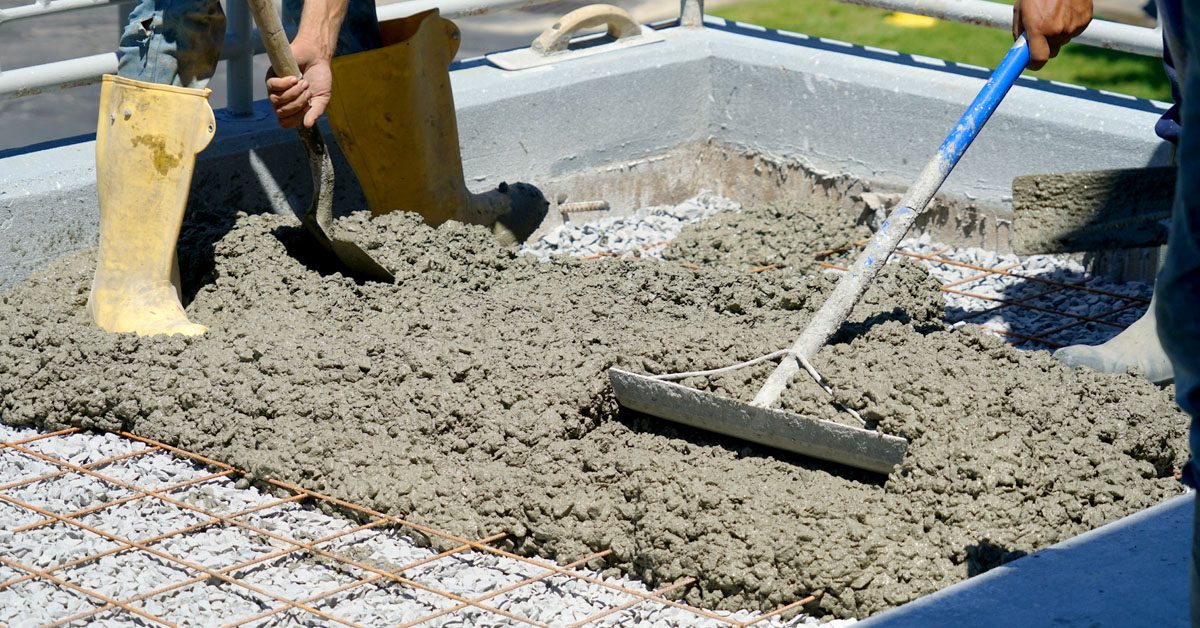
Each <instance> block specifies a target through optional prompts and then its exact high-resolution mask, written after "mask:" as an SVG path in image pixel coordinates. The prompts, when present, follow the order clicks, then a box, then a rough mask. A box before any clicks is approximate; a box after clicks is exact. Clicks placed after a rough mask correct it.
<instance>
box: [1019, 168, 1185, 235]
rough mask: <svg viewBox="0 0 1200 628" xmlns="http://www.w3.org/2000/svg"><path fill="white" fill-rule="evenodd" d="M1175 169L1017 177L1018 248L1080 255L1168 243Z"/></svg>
mask: <svg viewBox="0 0 1200 628" xmlns="http://www.w3.org/2000/svg"><path fill="white" fill-rule="evenodd" d="M1176 171H1177V169H1176V168H1172V167H1158V168H1126V169H1120V170H1090V171H1083V172H1060V173H1052V174H1032V175H1025V176H1020V177H1017V178H1015V179H1013V186H1012V189H1013V252H1014V253H1016V254H1017V255H1038V254H1043V253H1080V252H1090V251H1104V250H1111V249H1124V248H1135V247H1153V246H1159V245H1162V244H1166V243H1167V227H1168V224H1169V223H1170V221H1171V205H1172V203H1173V202H1174V201H1175V179H1176Z"/></svg>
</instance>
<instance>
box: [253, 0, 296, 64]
mask: <svg viewBox="0 0 1200 628" xmlns="http://www.w3.org/2000/svg"><path fill="white" fill-rule="evenodd" d="M246 2H247V3H249V5H250V14H251V15H253V16H254V23H255V24H257V25H258V34H259V36H260V37H262V42H263V47H264V48H266V49H267V58H268V59H270V60H271V67H272V68H274V69H275V75H276V76H295V77H297V78H298V77H299V76H300V66H298V65H296V58H295V57H293V56H292V45H291V42H289V41H288V38H287V33H285V32H284V31H283V23H282V22H280V21H279V13H278V12H277V11H276V10H275V3H273V2H272V1H271V0H246Z"/></svg>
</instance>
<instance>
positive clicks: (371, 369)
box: [0, 207, 1187, 617]
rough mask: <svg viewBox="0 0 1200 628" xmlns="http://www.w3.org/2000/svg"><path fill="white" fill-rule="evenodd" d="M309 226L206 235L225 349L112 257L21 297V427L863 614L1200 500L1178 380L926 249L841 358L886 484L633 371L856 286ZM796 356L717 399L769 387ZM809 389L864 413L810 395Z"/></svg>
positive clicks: (805, 314)
mask: <svg viewBox="0 0 1200 628" xmlns="http://www.w3.org/2000/svg"><path fill="white" fill-rule="evenodd" d="M822 211H824V213H825V214H826V215H828V213H829V212H828V211H825V210H822V209H821V208H811V207H810V208H799V209H798V210H795V211H786V210H781V209H778V208H761V209H758V210H746V211H745V212H743V213H742V214H739V215H737V216H738V218H737V220H739V221H741V222H739V227H738V233H739V234H743V235H744V234H745V233H746V232H747V230H749V229H756V230H757V231H758V232H759V233H763V234H767V233H781V234H788V236H789V237H788V238H786V241H787V243H788V246H792V247H794V249H788V250H783V249H782V248H780V247H779V246H778V245H775V244H771V243H769V242H766V243H764V244H763V246H764V247H765V248H764V249H763V250H762V252H761V253H755V254H754V256H753V259H752V260H750V261H751V263H752V264H754V265H759V264H762V265H766V264H771V263H773V260H775V259H776V257H778V258H781V259H793V258H795V256H796V255H799V252H800V251H803V250H804V247H805V245H804V244H803V240H804V239H805V238H810V239H809V241H810V242H812V241H814V238H815V239H816V240H815V241H822V240H820V238H827V239H831V240H832V239H834V238H832V236H829V233H830V232H829V230H828V229H825V228H824V227H822V225H823V224H831V223H837V226H835V227H830V228H836V229H846V228H850V227H847V226H846V225H845V224H844V223H839V222H838V220H837V219H834V218H830V219H829V220H823V221H820V220H819V221H812V228H811V229H810V230H806V229H802V228H799V225H798V223H795V222H794V221H803V220H811V219H810V218H804V216H811V215H812V214H813V213H814V212H822ZM755 216H757V217H758V218H757V219H758V220H759V221H761V224H760V225H758V226H754V225H752V224H751V223H750V222H747V221H750V220H752V219H754V217H755ZM294 225H295V223H294V221H292V220H290V219H285V218H282V217H277V216H269V215H252V216H247V215H244V214H242V215H238V216H237V218H236V221H234V222H232V223H231V224H229V225H226V226H225V227H223V229H224V230H226V231H227V232H226V233H219V232H217V233H199V234H198V233H196V232H193V233H190V234H188V235H187V236H186V237H185V240H184V241H185V242H187V243H189V249H188V250H187V251H185V254H184V255H183V257H184V259H185V264H187V265H188V266H189V267H190V268H191V269H192V270H193V273H192V274H191V277H192V281H193V284H192V285H191V286H189V288H190V289H189V290H188V293H189V294H194V299H193V300H192V302H191V303H190V305H189V307H188V311H189V315H190V316H192V317H193V319H194V320H195V321H197V322H202V323H204V324H206V325H208V326H209V327H210V330H211V331H210V333H209V334H207V335H206V336H204V337H201V338H191V339H185V338H137V337H135V336H130V335H106V334H103V333H101V332H100V331H99V330H97V329H94V328H93V327H92V326H91V324H90V322H89V320H88V318H87V314H86V311H85V302H86V298H87V292H88V285H89V282H90V280H91V271H92V265H93V263H94V258H93V257H92V254H81V255H76V256H72V257H68V258H64V259H62V260H60V261H58V262H56V263H54V264H53V265H52V266H51V267H50V268H48V269H47V270H46V271H44V272H42V273H40V274H38V275H37V276H35V277H33V278H31V279H30V280H29V281H28V282H26V283H25V284H23V285H21V286H19V287H17V288H16V289H14V290H12V291H10V292H8V293H6V294H4V295H2V296H0V330H2V331H0V412H2V418H3V420H4V421H5V422H6V423H10V424H13V425H37V426H39V427H43V428H56V427H63V426H68V425H71V426H84V427H97V428H106V429H114V428H121V429H128V430H130V431H133V432H134V433H137V434H142V435H145V436H147V437H150V438H154V439H158V440H162V441H165V442H168V443H171V444H174V445H177V446H180V447H183V448H185V449H188V450H190V451H193V452H197V453H200V454H203V455H206V456H210V457H213V458H216V459H219V460H222V461H224V462H227V463H230V464H233V465H236V466H239V467H242V468H245V469H247V470H249V471H250V472H251V473H252V474H255V475H257V476H260V477H272V478H278V479H281V480H284V481H287V482H294V483H297V484H300V485H302V486H305V487H307V488H310V489H312V490H317V491H321V492H324V493H327V494H330V495H333V496H336V497H340V498H344V499H348V500H351V501H354V502H357V503H361V504H363V505H365V506H368V507H371V508H376V509H380V510H385V511H388V512H391V513H399V514H404V515H406V516H407V517H408V518H409V519H411V520H413V521H415V522H418V523H422V524H428V525H432V526H435V527H438V528H441V529H445V530H448V531H451V532H454V533H457V534H461V535H465V536H473V537H482V536H485V535H489V534H493V533H495V532H497V531H500V530H503V531H507V532H508V533H509V534H510V537H509V539H508V541H507V543H508V546H509V547H510V548H511V549H513V550H514V551H517V552H520V553H525V554H538V555H541V556H545V557H549V558H554V559H557V560H560V561H563V562H566V561H570V560H574V559H577V558H579V557H581V556H585V555H588V554H590V553H593V552H596V551H599V550H603V549H607V548H612V549H613V550H614V553H613V554H612V555H611V556H610V557H609V558H608V559H607V562H606V564H604V565H598V566H597V567H600V568H607V569H611V570H616V571H619V572H621V573H624V574H627V575H631V576H635V577H638V578H641V579H643V580H644V581H646V582H647V583H649V584H650V585H651V586H658V585H661V584H664V583H670V582H674V581H676V580H678V579H679V578H681V577H684V576H695V577H697V578H698V581H697V582H696V584H695V585H694V586H692V587H690V588H689V589H688V591H687V593H686V598H687V601H688V602H690V603H693V604H697V605H701V606H707V607H712V608H724V609H740V608H750V609H768V608H774V607H777V606H778V605H780V604H783V603H786V602H789V601H792V600H795V599H799V598H801V597H803V596H805V595H808V594H810V593H818V594H821V597H820V599H819V601H818V602H816V603H814V604H813V605H811V608H810V609H809V610H811V611H813V612H816V613H827V614H832V615H837V616H843V617H850V616H859V617H862V616H866V615H869V614H872V613H875V612H878V611H880V610H882V609H885V608H888V607H891V606H894V605H897V604H901V603H903V602H905V601H908V600H910V599H913V598H915V597H917V596H920V595H923V594H926V593H929V592H932V591H934V590H937V589H939V588H942V587H944V586H946V585H948V584H951V583H953V582H956V581H958V580H962V579H963V578H965V577H967V576H968V575H972V574H974V573H978V572H980V571H983V570H986V569H988V568H990V567H993V566H995V565H997V564H1000V563H1002V562H1004V561H1006V560H1010V559H1012V558H1014V557H1017V556H1020V555H1022V554H1024V553H1027V552H1031V551H1034V550H1036V549H1038V548H1041V547H1044V546H1046V545H1049V544H1051V543H1054V542H1056V541H1059V540H1062V539H1065V538H1068V537H1070V536H1073V535H1075V534H1078V533H1079V532H1082V531H1084V530H1087V529H1090V528H1093V527H1096V526H1098V525H1101V524H1103V523H1106V522H1109V521H1113V520H1115V519H1117V518H1119V517H1121V516H1123V515H1126V514H1130V513H1132V512H1135V511H1137V510H1140V509H1142V508H1145V507H1147V506H1149V505H1152V504H1155V503H1158V502H1160V501H1162V500H1164V499H1166V498H1168V497H1170V496H1173V495H1176V494H1178V493H1180V492H1181V489H1180V487H1179V485H1178V483H1177V482H1176V481H1175V480H1173V479H1172V478H1171V477H1170V474H1171V470H1172V468H1173V467H1174V466H1176V465H1179V464H1180V463H1181V462H1182V461H1183V460H1184V457H1185V455H1186V444H1185V438H1184V435H1185V433H1186V427H1187V420H1186V417H1185V416H1184V415H1183V414H1182V413H1181V412H1179V411H1178V410H1177V409H1176V408H1175V406H1174V403H1173V401H1172V398H1171V394H1172V391H1171V389H1169V388H1168V389H1159V388H1156V387H1154V386H1153V385H1151V384H1148V383H1146V382H1144V381H1141V380H1140V379H1139V378H1136V377H1130V376H1103V375H1096V374H1092V373H1072V372H1071V371H1070V370H1069V369H1067V368H1066V367H1063V366H1061V365H1059V364H1058V363H1056V362H1055V361H1054V360H1053V359H1051V358H1050V356H1049V355H1048V354H1047V353H1045V352H1025V353H1022V352H1018V351H1016V350H1014V349H1011V348H1009V347H1007V346H1005V345H1003V344H1002V343H1000V342H999V341H998V340H995V339H992V338H989V337H987V336H985V335H983V334H981V333H978V332H975V331H970V330H955V331H947V330H946V329H945V328H944V326H943V325H942V323H941V311H942V305H941V302H940V298H939V295H938V293H937V290H936V283H935V282H932V281H931V280H930V279H929V277H928V276H927V275H926V274H925V272H924V271H923V270H921V269H920V268H918V267H917V266H916V265H914V264H910V263H901V264H894V265H890V266H889V267H888V268H887V269H886V270H885V271H884V272H883V273H882V275H881V277H880V279H879V280H878V282H877V285H875V286H874V287H872V289H871V290H870V291H869V292H868V294H867V297H866V298H865V299H864V301H863V302H862V303H861V304H860V306H859V307H858V309H857V310H856V312H855V313H854V315H853V316H852V319H851V322H850V323H849V324H848V325H847V326H846V327H845V328H843V330H842V331H841V332H840V333H839V334H838V336H837V337H836V338H835V344H833V345H832V346H829V347H826V348H825V349H824V350H823V351H822V352H821V353H820V354H819V355H818V358H817V360H816V361H815V364H816V366H817V368H818V369H819V370H821V372H822V373H823V374H824V375H825V376H826V378H828V379H829V380H830V382H831V383H832V384H833V386H834V388H835V389H836V390H837V391H838V394H839V396H840V398H841V400H842V401H843V402H844V403H846V404H847V405H849V406H851V407H854V408H855V409H857V410H859V411H860V412H862V413H863V414H864V416H866V417H867V418H868V419H869V420H871V421H873V422H876V423H878V425H879V426H880V428H881V429H883V430H885V431H888V432H890V433H894V434H899V435H903V436H905V437H907V438H910V439H912V445H911V447H910V450H909V451H910V453H909V455H908V457H907V459H906V461H905V463H904V465H903V467H902V468H901V469H900V470H899V471H897V472H896V473H893V474H892V475H891V476H890V478H888V479H887V480H886V481H882V480H881V479H879V478H876V477H872V476H868V475H864V474H862V473H859V472H855V471H848V470H845V469H840V468H835V467H831V466H828V465H824V464H821V463H816V462H813V461H810V460H805V459H801V458H798V457H793V456H790V455H787V454H783V453H781V452H777V451H773V450H770V449H768V448H763V447H756V446H750V445H747V444H744V443H740V442H736V441H731V440H728V439H722V438H718V437H716V436H713V435H711V434H705V433H700V432H697V431H693V430H690V429H687V428H683V427H676V426H672V425H669V424H664V423H662V422H660V421H658V420H656V419H653V418H650V417H645V416H640V415H634V414H632V413H623V412H621V411H620V410H619V407H618V406H617V404H616V403H615V401H614V399H613V398H612V396H611V393H610V392H609V390H608V386H607V380H606V377H605V374H604V373H605V370H606V369H607V368H608V367H610V366H619V367H622V368H626V369H632V370H637V371H643V372H664V371H682V370H691V369H699V368H711V367H717V366H724V365H727V364H730V363H733V362H737V361H741V360H746V359H749V358H753V357H755V356H758V355H761V354H763V353H767V352H769V351H773V350H775V349H778V348H781V347H783V346H786V345H788V344H790V342H791V341H792V340H793V339H794V338H795V337H796V335H797V334H798V333H799V332H800V331H801V330H802V329H803V327H804V324H805V322H806V321H807V320H808V318H809V317H810V316H811V314H812V312H813V311H815V309H816V307H818V306H819V305H820V303H821V302H822V299H823V295H824V294H825V293H826V292H827V291H828V290H829V289H830V288H831V287H832V285H833V282H834V279H833V278H832V277H829V276H826V275H815V276H800V275H799V273H797V272H794V271H786V272H785V271H780V270H776V271H766V272H761V273H756V274H750V273H747V272H745V270H746V269H745V268H743V267H742V266H743V265H744V264H743V263H742V262H738V263H733V261H734V260H738V259H741V258H739V257H738V255H737V254H734V255H732V256H731V257H729V258H722V257H720V256H717V257H710V256H707V254H706V255H698V256H694V257H689V256H688V254H687V253H686V252H682V253H680V254H679V256H678V257H677V258H676V259H675V260H673V261H669V262H655V261H650V260H618V259H601V260H593V261H578V260H572V259H562V258H556V259H554V260H552V261H551V262H549V263H539V262H537V261H535V260H533V259H530V258H520V257H517V256H515V255H514V254H513V253H512V252H510V251H507V250H503V249H500V248H497V247H496V246H495V245H494V244H492V242H491V240H490V235H489V234H488V233H487V232H486V231H484V230H483V229H480V228H475V227H465V226H461V225H456V224H446V225H444V226H442V227H440V228H438V229H436V230H433V229H429V228H427V227H425V226H424V225H422V224H420V223H419V222H418V221H417V220H415V219H413V218H412V217H410V216H406V215H395V214H394V215H390V216H387V217H383V218H380V219H376V220H374V221H370V222H367V221H365V219H364V218H363V217H362V216H361V215H355V216H353V217H350V218H347V219H344V220H343V223H342V225H341V226H342V228H345V229H353V230H354V231H353V233H354V234H355V237H357V238H358V239H359V241H360V242H362V243H363V244H364V245H365V246H366V247H367V248H368V249H369V250H370V252H371V253H372V255H374V256H375V257H377V259H379V260H380V261H381V262H382V263H384V264H385V265H386V266H388V267H390V268H392V269H394V270H395V271H396V276H397V279H398V281H397V283H396V284H395V285H383V284H376V283H357V282H355V281H354V280H352V279H349V278H346V277H343V276H342V275H340V274H337V273H335V272H330V268H329V267H322V266H318V267H315V268H314V267H310V266H308V265H306V264H311V263H316V262H317V261H318V260H317V258H315V257H313V256H311V255H310V254H305V253H303V249H304V248H305V247H304V242H305V239H304V238H305V237H306V236H305V234H304V233H303V231H302V230H301V229H300V228H299V227H296V226H294ZM706 229H708V230H709V231H707V232H706ZM810 232H811V234H812V235H808V234H809V233H810ZM722 234H724V235H722ZM729 235H730V233H729V230H728V229H720V228H717V229H714V227H713V225H709V226H707V227H706V226H703V225H702V226H700V227H699V228H697V229H696V230H695V231H693V232H692V234H691V235H687V236H685V239H686V238H692V239H694V240H695V241H697V242H699V241H710V240H709V239H711V238H716V237H721V238H725V240H723V242H722V244H721V245H720V246H715V245H714V244H705V245H703V246H702V247H701V248H702V249H703V250H709V251H711V250H729V251H737V250H747V247H748V245H747V243H746V242H744V241H741V242H739V241H738V240H737V239H736V238H730V237H728V236H729ZM739 237H742V236H739ZM838 237H841V236H838ZM822 242H823V241H822ZM823 246H824V245H823V244H822V245H816V246H813V247H812V248H809V252H812V251H814V250H816V249H820V248H823ZM686 248H687V247H686V246H685V247H682V248H681V250H684V251H686ZM210 254H211V258H209V255H210ZM772 255H774V256H776V257H772ZM206 259H207V262H206ZM743 261H745V260H743ZM204 262H206V263H204ZM681 262H682V263H681ZM683 263H686V264H688V265H694V266H696V268H695V269H692V268H687V267H685V266H684V265H683ZM767 370H768V369H767V367H762V368H758V369H756V370H754V369H752V370H748V371H746V372H738V373H734V374H731V375H726V376H723V377H714V378H711V379H706V380H703V381H695V382H691V384H692V385H696V386H699V387H702V388H705V389H708V390H712V391H715V392H718V393H720V394H726V395H737V396H740V397H741V398H743V399H749V397H750V396H751V391H752V390H753V389H754V388H755V387H756V386H757V385H758V384H760V383H761V381H762V379H763V377H764V376H765V373H766V371H767ZM784 403H785V405H787V406H788V407H790V408H792V409H795V410H800V411H804V412H808V413H810V414H814V415H819V416H826V417H830V416H833V415H834V414H836V411H835V410H833V409H832V408H831V407H830V406H829V404H828V402H827V401H826V400H825V399H824V398H823V393H821V392H819V391H818V390H817V389H816V388H815V386H813V385H812V384H811V383H809V382H804V381H798V382H797V383H796V385H795V386H794V388H793V389H792V390H790V391H789V392H788V393H787V395H786V397H785V399H784ZM614 573H615V571H614Z"/></svg>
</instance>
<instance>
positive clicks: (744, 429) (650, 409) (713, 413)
mask: <svg viewBox="0 0 1200 628" xmlns="http://www.w3.org/2000/svg"><path fill="white" fill-rule="evenodd" d="M608 378H609V381H610V382H611V383H612V387H613V392H615V393H616V395H617V401H619V402H620V403H621V405H622V406H625V407H626V408H629V409H630V410H636V411H638V412H643V413H645V414H650V415H653V416H656V417H659V418H662V419H667V420H669V421H675V422H676V423H683V424H685V425H690V426H692V427H696V428H699V429H702V430H707V431H709V432H716V433H718V434H724V435H726V436H733V437H734V438H740V439H742V440H747V441H750V442H752V443H759V444H761V445H768V446H770V447H776V448H778V449H784V450H787V451H791V452H795V453H798V454H802V455H805V456H811V457H813V458H820V459H821V460H829V461H832V462H837V463H840V464H844V465H847V466H851V467H856V468H859V469H865V470H867V471H874V472H876V473H884V474H887V473H890V472H891V471H892V468H893V467H895V466H896V465H897V464H900V461H901V460H903V459H904V453H905V452H906V451H908V441H907V440H905V439H903V438H899V437H896V436H888V435H887V434H880V433H879V432H875V431H872V430H865V429H862V428H858V427H851V426H849V425H842V424H841V423H833V422H831V421H821V420H818V419H811V418H808V417H805V416H801V415H799V414H794V413H791V412H785V411H783V410H772V409H768V408H757V407H754V406H751V405H749V404H745V403H740V402H737V401H731V400H729V399H725V398H723V397H718V396H716V395H712V394H709V393H705V392H700V391H698V390H694V389H691V388H688V387H687V386H681V385H679V384H675V383H672V382H664V381H662V380H657V379H652V378H649V377H646V376H645V375H637V374H635V373H630V372H628V371H622V370H620V369H615V368H614V369H608Z"/></svg>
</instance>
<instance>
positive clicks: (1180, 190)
mask: <svg viewBox="0 0 1200 628" xmlns="http://www.w3.org/2000/svg"><path fill="white" fill-rule="evenodd" d="M1163 4H1164V5H1170V6H1166V7H1165V8H1166V9H1167V10H1166V11H1165V12H1164V13H1165V16H1166V17H1167V28H1168V29H1170V31H1171V34H1172V35H1174V37H1175V38H1176V41H1177V42H1178V45H1177V47H1175V49H1173V50H1172V52H1173V53H1174V54H1173V56H1174V59H1175V64H1176V69H1177V70H1178V71H1179V82H1180V85H1181V86H1182V96H1183V97H1182V99H1181V103H1180V105H1181V110H1180V121H1181V133H1180V140H1179V151H1178V160H1179V171H1180V174H1181V175H1182V176H1180V177H1179V181H1178V184H1177V185H1176V188H1175V209H1174V212H1173V215H1172V218H1171V236H1170V241H1169V242H1168V244H1167V255H1166V261H1165V262H1164V264H1163V268H1162V270H1161V271H1160V272H1159V274H1158V282H1157V283H1156V284H1155V296H1156V298H1157V302H1156V305H1157V307H1156V314H1157V315H1158V334H1159V338H1160V339H1161V340H1162V346H1163V348H1164V349H1165V350H1166V352H1167V355H1169V356H1170V358H1171V363H1172V365H1173V366H1174V368H1175V398H1176V400H1177V401H1178V402H1179V405H1180V407H1182V408H1183V409H1184V410H1186V411H1187V412H1188V414H1189V415H1191V417H1192V425H1191V434H1190V440H1189V445H1190V447H1191V459H1190V460H1189V461H1188V463H1187V465H1186V466H1185V468H1184V470H1183V479H1184V482H1186V483H1187V484H1188V485H1190V486H1192V487H1193V488H1195V487H1196V486H1198V481H1200V466H1198V465H1197V456H1198V455H1200V421H1198V418H1200V309H1197V308H1198V307H1200V182H1198V181H1197V179H1196V177H1195V176H1186V175H1187V174H1189V173H1195V172H1197V171H1198V170H1197V169H1198V168H1200V71H1196V68H1195V63H1196V62H1197V61H1196V60H1197V59H1200V6H1198V5H1197V4H1196V3H1194V2H1178V1H1177V0H1176V1H1175V2H1167V3H1163ZM1172 45H1173V46H1176V44H1175V42H1172ZM1193 526H1194V529H1193V545H1192V553H1191V565H1190V577H1191V620H1192V626H1196V627H1200V570H1198V568H1200V527H1195V526H1200V517H1198V518H1197V519H1196V520H1195V522H1194V523H1193Z"/></svg>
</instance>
